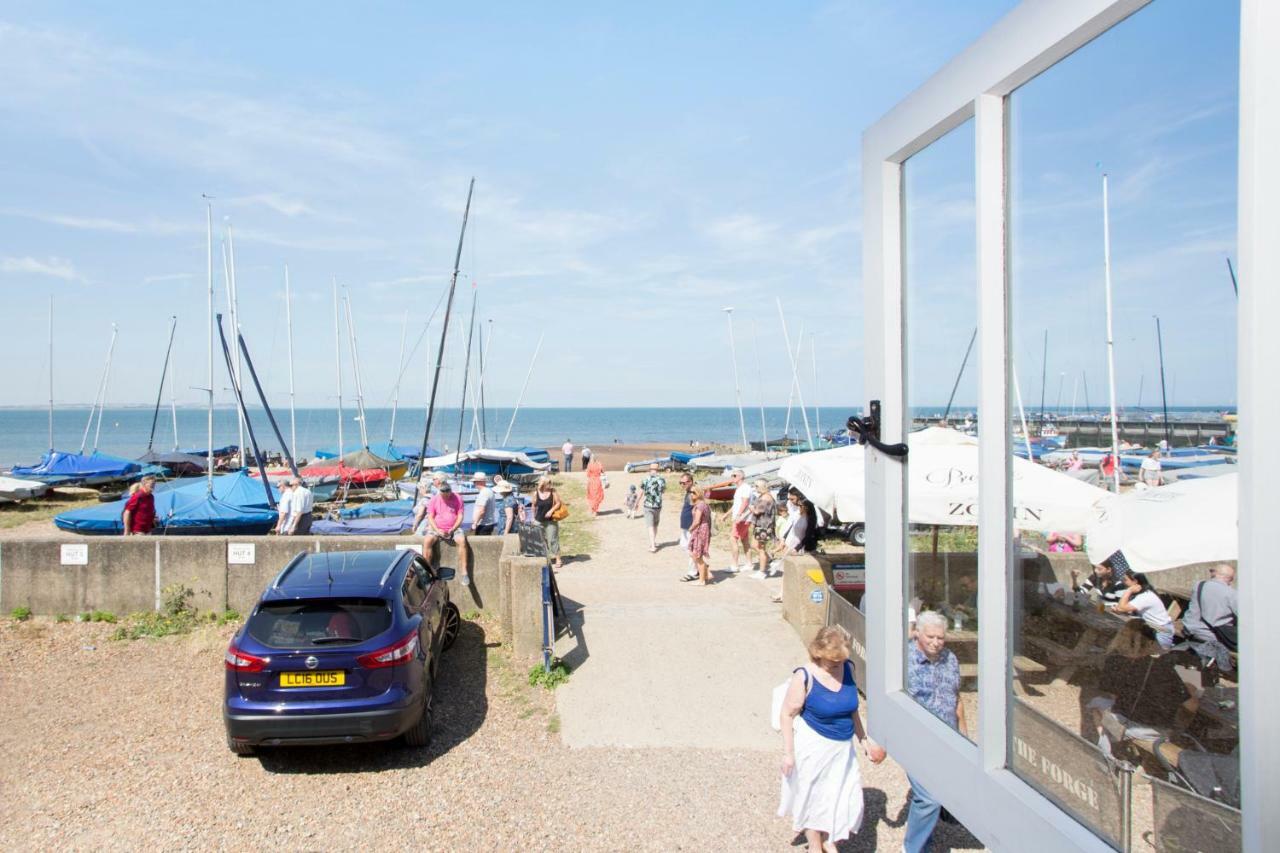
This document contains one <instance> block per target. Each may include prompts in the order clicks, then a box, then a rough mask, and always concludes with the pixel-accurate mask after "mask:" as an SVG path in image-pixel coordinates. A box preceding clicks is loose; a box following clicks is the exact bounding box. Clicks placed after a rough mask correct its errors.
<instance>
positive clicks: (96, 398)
mask: <svg viewBox="0 0 1280 853" xmlns="http://www.w3.org/2000/svg"><path fill="white" fill-rule="evenodd" d="M115 345H116V334H115V326H114V325H112V327H111V345H110V346H109V347H108V348H107V363H108V364H110V362H111V348H112V347H114V346H115ZM106 384H107V371H106V369H105V368H104V369H103V371H102V378H101V379H99V380H98V390H97V393H95V394H94V395H93V405H92V406H90V407H89V420H87V421H85V424H84V435H82V436H80V455H81V456H83V455H84V449H85V447H86V446H88V444H89V430H91V429H93V417H94V415H96V414H98V403H99V402H101V400H102V389H103V387H104V386H105V385H106Z"/></svg>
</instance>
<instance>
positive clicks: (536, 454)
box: [494, 444, 551, 462]
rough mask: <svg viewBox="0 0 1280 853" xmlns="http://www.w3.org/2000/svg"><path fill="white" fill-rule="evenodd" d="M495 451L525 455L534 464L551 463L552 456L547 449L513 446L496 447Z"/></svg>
mask: <svg viewBox="0 0 1280 853" xmlns="http://www.w3.org/2000/svg"><path fill="white" fill-rule="evenodd" d="M494 450H509V451H511V452H512V453H523V454H524V455H525V456H528V457H529V458H530V459H532V460H533V461H534V462H550V461H551V454H550V453H548V452H547V449H546V448H545V447H517V446H516V445H514V444H511V445H505V446H503V447H495V448H494Z"/></svg>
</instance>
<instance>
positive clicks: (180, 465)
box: [138, 450, 208, 476]
mask: <svg viewBox="0 0 1280 853" xmlns="http://www.w3.org/2000/svg"><path fill="white" fill-rule="evenodd" d="M138 461H139V462H141V463H143V464H150V465H159V466H160V467H162V468H165V469H167V470H168V471H170V472H171V473H173V474H176V475H179V476H181V475H184V474H186V475H194V474H203V473H204V472H205V471H207V470H208V464H207V463H208V459H206V458H205V457H203V456H194V455H192V454H190V453H180V452H178V451H177V450H171V451H169V452H167V453H165V452H160V451H156V450H150V451H147V452H146V453H144V454H143V455H141V456H139V457H138Z"/></svg>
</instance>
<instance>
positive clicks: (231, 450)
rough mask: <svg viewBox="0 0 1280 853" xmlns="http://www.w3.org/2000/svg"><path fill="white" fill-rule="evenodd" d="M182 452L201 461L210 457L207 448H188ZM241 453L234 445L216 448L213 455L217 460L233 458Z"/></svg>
mask: <svg viewBox="0 0 1280 853" xmlns="http://www.w3.org/2000/svg"><path fill="white" fill-rule="evenodd" d="M181 452H182V453H187V454H190V455H192V456H199V457H200V458H201V459H203V458H205V457H206V456H208V455H209V450H208V448H205V447H188V448H187V449H185V450H183V451H181ZM239 452H240V448H239V447H236V446H235V445H234V444H228V445H227V446H226V447H215V448H214V449H213V455H214V458H215V459H216V458H217V457H219V456H232V455H234V454H236V453H239Z"/></svg>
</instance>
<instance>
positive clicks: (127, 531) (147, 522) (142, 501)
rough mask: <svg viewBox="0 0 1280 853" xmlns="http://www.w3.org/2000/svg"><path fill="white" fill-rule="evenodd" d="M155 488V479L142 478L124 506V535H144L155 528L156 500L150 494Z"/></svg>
mask: <svg viewBox="0 0 1280 853" xmlns="http://www.w3.org/2000/svg"><path fill="white" fill-rule="evenodd" d="M155 487H156V478H155V477H143V478H142V482H141V483H139V484H138V488H136V489H134V491H133V494H131V495H129V500H127V501H125V504H124V535H125V536H132V535H134V534H139V533H140V534H143V535H146V534H148V533H150V532H151V531H152V530H153V529H154V528H155V526H156V499H155V496H154V495H152V494H151V492H152V490H153V489H155Z"/></svg>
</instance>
